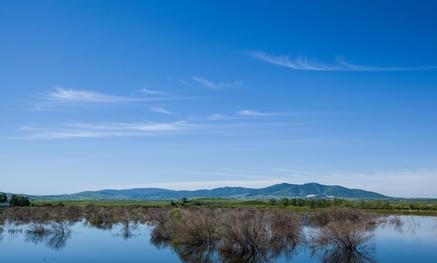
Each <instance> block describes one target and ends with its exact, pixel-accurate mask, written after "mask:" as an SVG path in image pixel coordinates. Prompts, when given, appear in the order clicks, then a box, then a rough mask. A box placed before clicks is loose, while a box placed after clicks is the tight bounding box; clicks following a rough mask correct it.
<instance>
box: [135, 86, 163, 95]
mask: <svg viewBox="0 0 437 263" xmlns="http://www.w3.org/2000/svg"><path fill="white" fill-rule="evenodd" d="M140 92H141V93H144V94H147V95H163V94H165V93H164V92H161V91H157V90H152V89H148V88H143V89H140Z"/></svg>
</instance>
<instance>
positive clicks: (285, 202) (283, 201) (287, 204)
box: [281, 197, 290, 206]
mask: <svg viewBox="0 0 437 263" xmlns="http://www.w3.org/2000/svg"><path fill="white" fill-rule="evenodd" d="M281 205H283V206H289V205H290V200H288V198H285V197H284V198H282V199H281Z"/></svg>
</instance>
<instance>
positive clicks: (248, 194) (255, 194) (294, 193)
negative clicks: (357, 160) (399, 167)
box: [37, 183, 389, 201]
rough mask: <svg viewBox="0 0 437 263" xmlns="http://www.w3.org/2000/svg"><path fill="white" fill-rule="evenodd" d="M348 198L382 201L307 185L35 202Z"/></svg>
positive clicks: (149, 191) (138, 191)
mask: <svg viewBox="0 0 437 263" xmlns="http://www.w3.org/2000/svg"><path fill="white" fill-rule="evenodd" d="M184 197H186V198H201V197H217V198H241V199H260V198H262V199H265V198H281V197H288V198H347V199H385V198H389V197H387V196H384V195H382V194H378V193H375V192H369V191H365V190H360V189H350V188H346V187H342V186H338V185H321V184H316V183H308V184H303V185H297V184H287V183H283V184H276V185H272V186H269V187H265V188H259V189H253V188H244V187H221V188H215V189H211V190H193V191H186V190H182V191H177V190H168V189H160V188H135V189H126V190H111V189H107V190H101V191H87V192H80V193H75V194H69V195H51V196H38V197H37V198H38V199H51V200H139V201H140V200H174V199H181V198H184Z"/></svg>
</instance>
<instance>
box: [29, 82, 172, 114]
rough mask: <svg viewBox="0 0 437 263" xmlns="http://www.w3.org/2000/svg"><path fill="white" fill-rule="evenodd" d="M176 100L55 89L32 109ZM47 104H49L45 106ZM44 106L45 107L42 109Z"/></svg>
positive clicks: (142, 91)
mask: <svg viewBox="0 0 437 263" xmlns="http://www.w3.org/2000/svg"><path fill="white" fill-rule="evenodd" d="M141 93H143V94H149V95H152V94H153V95H158V94H159V95H163V94H164V93H160V92H158V91H155V90H146V89H143V90H141ZM176 99H178V98H172V97H167V96H165V97H163V96H160V97H145V96H117V95H112V94H107V93H101V92H96V91H91V90H78V89H70V88H63V87H57V88H55V89H54V90H52V91H50V92H49V93H48V94H47V95H46V96H45V100H44V101H43V102H42V103H41V102H40V103H39V104H38V107H36V108H35V107H34V110H44V109H45V108H47V106H48V105H50V103H51V104H53V103H76V104H78V103H107V104H112V103H131V102H134V103H135V102H148V101H165V100H176ZM47 103H49V104H47ZM44 106H46V107H44Z"/></svg>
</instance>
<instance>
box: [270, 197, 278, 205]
mask: <svg viewBox="0 0 437 263" xmlns="http://www.w3.org/2000/svg"><path fill="white" fill-rule="evenodd" d="M276 204H277V201H276V199H274V198H272V199H270V200H269V205H271V206H276Z"/></svg>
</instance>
